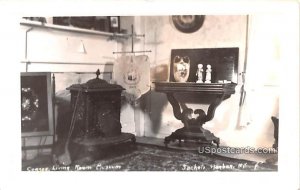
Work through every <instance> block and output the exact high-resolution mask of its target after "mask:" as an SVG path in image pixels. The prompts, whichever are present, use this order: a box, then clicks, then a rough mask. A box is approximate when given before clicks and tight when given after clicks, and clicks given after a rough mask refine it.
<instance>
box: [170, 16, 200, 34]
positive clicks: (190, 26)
mask: <svg viewBox="0 0 300 190" xmlns="http://www.w3.org/2000/svg"><path fill="white" fill-rule="evenodd" d="M204 18H205V16H204V15H174V16H172V17H171V19H172V23H173V24H174V26H175V28H176V29H177V30H179V31H180V32H184V33H193V32H196V31H197V30H199V29H200V28H201V27H202V25H203V22H204Z"/></svg>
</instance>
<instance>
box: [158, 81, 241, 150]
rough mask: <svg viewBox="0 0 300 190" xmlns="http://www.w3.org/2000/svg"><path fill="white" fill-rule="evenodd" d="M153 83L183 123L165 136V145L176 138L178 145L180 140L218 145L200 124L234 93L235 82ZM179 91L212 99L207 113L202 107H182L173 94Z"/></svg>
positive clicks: (209, 118) (210, 118) (212, 135)
mask: <svg viewBox="0 0 300 190" xmlns="http://www.w3.org/2000/svg"><path fill="white" fill-rule="evenodd" d="M154 84H155V91H157V92H162V93H165V94H166V95H167V98H168V101H169V102H170V103H171V105H172V107H173V113H174V116H175V118H176V119H178V120H180V121H181V122H182V123H183V124H184V127H183V128H180V129H178V130H176V131H175V132H173V133H172V134H171V135H169V136H167V137H165V140H164V143H165V145H166V146H168V144H169V143H170V142H171V141H176V140H178V141H179V145H181V140H195V141H199V142H201V143H207V144H212V143H215V144H216V145H217V146H218V147H219V144H220V139H219V138H218V137H216V136H215V135H214V134H213V133H211V132H210V131H209V130H207V129H204V128H203V127H202V126H203V124H204V123H206V122H207V121H210V120H212V119H213V117H214V114H215V110H216V108H217V107H218V106H219V105H220V104H221V102H222V101H223V100H225V99H227V98H229V97H230V96H231V95H232V94H234V93H235V87H236V85H237V84H236V83H226V84H225V83H194V82H187V83H178V82H154ZM180 93H181V94H182V93H188V94H194V95H197V97H199V98H200V97H201V96H202V97H203V95H205V96H207V97H210V98H211V99H212V100H213V101H212V102H210V104H209V107H208V110H207V113H205V112H204V111H203V110H202V109H195V110H193V109H191V108H188V107H185V108H183V107H182V106H181V104H182V102H180V100H178V99H176V98H175V96H174V95H175V94H180ZM200 95H201V96H200ZM195 114H196V115H198V116H197V117H195V118H194V117H193V116H192V115H195Z"/></svg>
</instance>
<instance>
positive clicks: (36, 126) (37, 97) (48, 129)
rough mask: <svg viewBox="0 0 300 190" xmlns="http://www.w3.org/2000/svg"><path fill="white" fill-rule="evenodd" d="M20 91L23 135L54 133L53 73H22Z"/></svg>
mask: <svg viewBox="0 0 300 190" xmlns="http://www.w3.org/2000/svg"><path fill="white" fill-rule="evenodd" d="M20 93H21V134H22V137H32V136H47V135H48V136H50V135H53V133H54V121H53V104H52V90H51V73H48V72H26V73H21V86H20Z"/></svg>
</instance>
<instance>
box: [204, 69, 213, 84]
mask: <svg viewBox="0 0 300 190" xmlns="http://www.w3.org/2000/svg"><path fill="white" fill-rule="evenodd" d="M211 72H212V69H211V65H207V66H206V75H205V83H211Z"/></svg>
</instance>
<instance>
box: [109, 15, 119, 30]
mask: <svg viewBox="0 0 300 190" xmlns="http://www.w3.org/2000/svg"><path fill="white" fill-rule="evenodd" d="M108 18H109V31H110V32H116V33H119V32H120V17H119V16H110V17H108Z"/></svg>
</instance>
